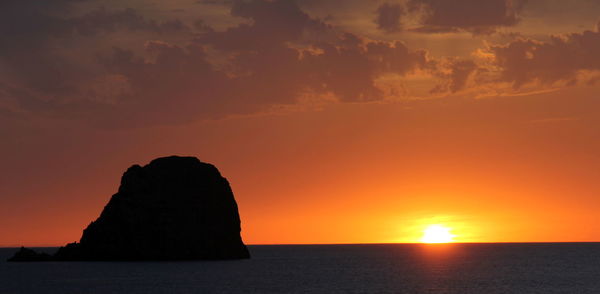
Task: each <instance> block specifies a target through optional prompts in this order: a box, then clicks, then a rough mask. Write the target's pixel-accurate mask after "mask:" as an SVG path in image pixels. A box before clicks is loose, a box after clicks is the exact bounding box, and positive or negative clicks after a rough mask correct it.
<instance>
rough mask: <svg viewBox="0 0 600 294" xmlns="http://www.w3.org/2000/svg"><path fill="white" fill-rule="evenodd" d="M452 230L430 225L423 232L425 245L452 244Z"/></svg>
mask: <svg viewBox="0 0 600 294" xmlns="http://www.w3.org/2000/svg"><path fill="white" fill-rule="evenodd" d="M450 230H451V229H450V228H447V227H444V226H441V225H430V226H428V227H427V228H425V230H424V231H423V238H421V242H423V243H450V242H453V241H454V240H453V239H454V237H455V236H454V235H453V234H451V233H450Z"/></svg>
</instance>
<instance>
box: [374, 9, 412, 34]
mask: <svg viewBox="0 0 600 294" xmlns="http://www.w3.org/2000/svg"><path fill="white" fill-rule="evenodd" d="M376 13H377V17H376V18H375V24H377V28H378V29H380V30H383V31H385V32H388V33H393V32H399V31H401V30H402V16H403V15H404V14H405V11H404V7H403V6H402V5H400V4H391V3H384V4H381V5H380V6H379V7H378V8H377V11H376Z"/></svg>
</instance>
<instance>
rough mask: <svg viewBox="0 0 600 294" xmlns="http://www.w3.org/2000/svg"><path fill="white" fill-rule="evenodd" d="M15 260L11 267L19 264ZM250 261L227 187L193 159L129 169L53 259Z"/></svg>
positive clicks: (205, 165)
mask: <svg viewBox="0 0 600 294" xmlns="http://www.w3.org/2000/svg"><path fill="white" fill-rule="evenodd" d="M22 251H23V249H21V251H20V252H22ZM26 254H30V253H23V255H26ZM15 257H17V256H16V255H15ZM15 257H13V261H20V259H19V258H16V259H15ZM249 257H250V254H249V252H248V249H247V248H246V246H245V245H244V243H243V242H242V239H241V237H240V217H239V214H238V208H237V204H236V202H235V199H234V196H233V192H232V191H231V188H230V186H229V182H228V181H227V180H226V179H225V178H223V177H222V176H221V174H220V173H219V171H218V170H217V168H216V167H214V166H213V165H211V164H208V163H203V162H201V161H199V160H198V159H197V158H195V157H178V156H171V157H163V158H158V159H155V160H153V161H152V162H150V164H148V165H146V166H143V167H142V166H139V165H134V166H132V167H130V168H129V169H128V170H127V171H126V172H125V174H123V177H122V178H121V186H120V187H119V191H118V192H117V193H116V194H115V195H113V196H112V198H111V199H110V201H109V202H108V204H107V205H106V206H105V207H104V210H103V211H102V213H101V214H100V217H98V219H97V220H95V221H93V222H92V223H91V224H90V225H89V226H88V227H87V228H86V229H85V230H84V231H83V235H82V237H81V240H80V242H79V243H71V244H67V245H66V246H64V247H61V248H60V249H59V250H58V251H57V252H56V254H55V255H54V256H53V257H52V259H53V260H61V261H76V260H89V261H92V260H194V259H242V258H249Z"/></svg>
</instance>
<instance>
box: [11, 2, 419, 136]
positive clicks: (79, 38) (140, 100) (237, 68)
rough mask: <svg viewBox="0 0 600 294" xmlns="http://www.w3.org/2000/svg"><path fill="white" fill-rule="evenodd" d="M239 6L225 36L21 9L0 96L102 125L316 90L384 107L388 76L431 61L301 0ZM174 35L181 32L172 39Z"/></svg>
mask: <svg viewBox="0 0 600 294" xmlns="http://www.w3.org/2000/svg"><path fill="white" fill-rule="evenodd" d="M15 3H16V2H15ZM69 4H71V3H70V2H64V6H63V9H64V10H65V11H69V9H68V8H69V7H71V6H70V5H69ZM230 5H231V12H230V13H231V17H232V18H237V19H243V20H245V21H241V22H239V23H238V24H236V25H233V26H230V27H229V28H226V29H224V30H219V31H217V30H215V29H214V28H212V27H211V26H210V25H209V24H207V23H205V22H202V21H196V22H194V23H193V24H191V25H188V24H186V23H183V22H182V21H178V20H166V21H165V20H162V21H156V20H153V19H149V18H147V17H144V16H142V15H141V14H139V13H138V12H137V10H134V9H131V8H127V9H122V10H107V9H104V8H97V7H96V8H93V9H91V10H89V11H87V12H85V13H74V12H73V13H70V14H64V15H61V14H53V15H48V14H46V13H45V12H44V11H42V10H39V9H38V8H37V7H33V6H32V7H30V6H26V5H25V6H23V5H20V6H19V9H17V10H16V11H14V13H15V14H18V15H21V16H24V15H26V14H27V13H29V14H30V15H33V16H35V17H32V18H31V23H35V24H36V25H30V26H28V24H31V23H27V22H26V21H23V20H19V22H17V24H21V25H22V26H23V27H22V28H20V29H17V30H16V31H14V32H12V34H11V37H9V38H7V39H4V40H3V42H7V43H10V44H11V46H5V47H2V48H3V49H0V50H2V53H4V54H3V55H2V56H3V57H2V59H1V60H2V62H3V64H5V65H8V66H7V67H4V68H3V70H4V71H2V72H0V78H2V79H3V81H4V83H2V85H3V86H1V87H0V88H2V89H0V90H1V91H2V92H4V93H7V96H10V98H11V99H14V100H16V101H17V104H18V105H19V106H20V107H21V110H22V111H25V112H29V113H31V114H32V115H44V116H49V117H56V118H69V119H77V120H85V121H88V122H90V123H93V124H97V125H104V126H107V125H108V126H125V125H127V126H137V125H146V124H170V123H182V122H187V121H192V120H197V119H212V118H219V117H225V116H228V115H235V114H250V113H256V112H261V111H266V110H268V109H270V108H272V107H275V106H279V105H294V104H296V103H298V101H299V99H300V98H302V97H306V96H307V95H308V96H312V97H315V98H318V97H326V96H327V97H334V98H335V99H336V100H337V101H340V102H364V101H377V100H381V99H383V93H382V90H381V89H379V88H378V87H377V85H376V82H375V81H376V80H377V79H378V78H379V77H380V76H382V75H385V74H387V73H393V74H397V75H400V76H402V75H406V74H408V73H410V72H411V71H414V70H417V69H419V68H425V67H426V65H427V64H428V62H429V61H428V57H427V53H426V52H425V51H424V50H410V49H409V48H408V47H406V46H405V45H404V44H403V43H402V42H398V41H394V42H387V41H375V40H370V39H367V38H364V37H362V36H359V35H355V34H352V33H349V32H343V31H340V30H338V29H337V28H334V27H332V26H331V25H329V24H327V23H326V22H325V21H323V20H321V19H318V18H315V17H311V16H310V15H308V14H307V13H306V12H304V11H303V10H302V9H301V8H300V7H299V6H298V5H297V4H296V2H295V1H284V0H274V1H267V0H253V1H232V2H231V4H230ZM26 12H27V13H26ZM57 15H60V16H57ZM13 24H14V23H13ZM42 24H43V26H42ZM192 27H195V28H196V30H193V29H191V28H192ZM138 32H139V33H138ZM140 33H141V34H140ZM174 33H183V34H184V35H182V36H184V37H181V38H179V39H178V40H172V41H169V40H168V38H170V37H171V36H172V35H173V34H174ZM109 35H110V36H118V37H119V38H121V39H122V38H124V37H125V38H127V37H129V36H134V35H135V36H140V35H143V36H145V37H146V38H147V40H146V41H144V43H145V44H144V45H143V47H142V48H141V49H140V46H139V44H136V42H137V41H138V40H140V38H139V37H137V38H135V39H133V40H131V41H129V40H128V41H127V42H123V41H121V42H114V41H111V38H107V36H109ZM26 36H27V38H26ZM88 43H89V44H92V45H93V46H89V47H83V48H81V49H77V50H75V49H74V48H75V47H77V46H78V45H81V44H88ZM111 45H112V46H111ZM70 46H73V47H70ZM70 52H75V54H69V53H70ZM7 69H8V70H7Z"/></svg>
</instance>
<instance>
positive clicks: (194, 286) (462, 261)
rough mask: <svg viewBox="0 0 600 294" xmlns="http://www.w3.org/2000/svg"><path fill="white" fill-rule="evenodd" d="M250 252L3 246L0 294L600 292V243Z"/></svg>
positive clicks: (265, 249)
mask: <svg viewBox="0 0 600 294" xmlns="http://www.w3.org/2000/svg"><path fill="white" fill-rule="evenodd" d="M249 249H250V252H251V255H252V258H251V259H248V260H229V261H185V262H31V263H10V262H5V261H4V260H6V258H8V257H10V256H12V254H13V253H14V252H15V251H16V250H17V248H2V249H0V294H22V293H23V294H26V293H48V294H52V293H57V294H87V293H89V294H94V293H102V294H110V293H115V294H116V293H124V294H125V293H127V294H132V293H140V294H154V293H461V294H463V293H481V294H492V293H543V294H548V293H600V243H493V244H356V245H253V246H249ZM40 250H42V251H46V252H49V253H52V251H54V250H56V248H44V249H40Z"/></svg>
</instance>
